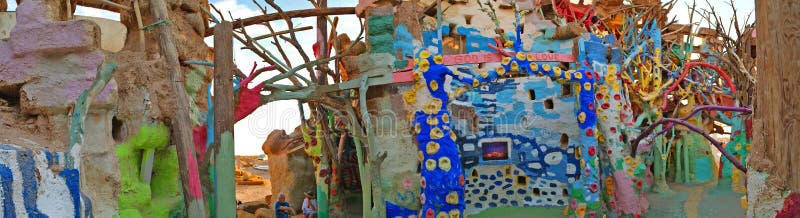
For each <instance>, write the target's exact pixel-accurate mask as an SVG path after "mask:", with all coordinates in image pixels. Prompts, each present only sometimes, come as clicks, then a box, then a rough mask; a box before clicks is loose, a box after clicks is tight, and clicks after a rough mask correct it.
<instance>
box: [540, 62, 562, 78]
mask: <svg viewBox="0 0 800 218" xmlns="http://www.w3.org/2000/svg"><path fill="white" fill-rule="evenodd" d="M556 68H558V67H556ZM544 69H545V70H544V71H550V65H547V64H545V65H544ZM553 76H555V77H556V78H559V79H561V71H560V70H558V71H555V70H553Z"/></svg>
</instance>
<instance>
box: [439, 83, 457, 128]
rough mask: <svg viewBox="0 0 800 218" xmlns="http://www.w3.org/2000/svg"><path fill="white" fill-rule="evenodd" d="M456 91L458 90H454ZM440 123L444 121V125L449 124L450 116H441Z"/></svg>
mask: <svg viewBox="0 0 800 218" xmlns="http://www.w3.org/2000/svg"><path fill="white" fill-rule="evenodd" d="M456 90H458V89H456ZM442 121H444V122H445V123H449V122H450V115H447V114H444V115H442Z"/></svg>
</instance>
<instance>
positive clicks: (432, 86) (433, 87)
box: [428, 80, 439, 91]
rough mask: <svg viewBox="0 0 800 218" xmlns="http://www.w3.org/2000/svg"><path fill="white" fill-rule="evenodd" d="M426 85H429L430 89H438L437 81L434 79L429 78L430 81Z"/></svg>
mask: <svg viewBox="0 0 800 218" xmlns="http://www.w3.org/2000/svg"><path fill="white" fill-rule="evenodd" d="M428 86H430V87H431V90H433V91H437V90H439V82H436V80H431V83H430V84H428Z"/></svg>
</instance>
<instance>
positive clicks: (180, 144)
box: [150, 0, 207, 217]
mask: <svg viewBox="0 0 800 218" xmlns="http://www.w3.org/2000/svg"><path fill="white" fill-rule="evenodd" d="M150 10H151V12H152V13H153V17H154V18H155V20H169V16H168V13H167V3H166V1H165V0H150ZM169 27H170V26H169V25H166V24H165V25H157V26H156V27H155V31H156V34H157V35H158V45H159V49H160V51H161V55H163V56H164V59H165V61H166V65H167V71H168V73H169V76H170V80H171V84H172V90H173V93H174V94H175V103H176V105H177V110H176V111H175V115H174V116H173V117H172V130H173V131H172V139H173V143H175V145H176V147H177V150H178V167H179V169H180V176H181V185H182V187H183V200H184V203H185V204H186V215H187V216H188V217H207V214H206V208H205V205H204V203H203V202H204V200H203V191H202V187H201V185H200V174H199V171H198V167H197V158H196V157H195V151H194V143H193V141H192V128H191V122H190V121H189V97H188V96H187V95H186V89H185V88H184V79H183V73H182V72H181V66H180V62H179V61H178V50H177V48H176V47H175V42H174V40H175V39H174V37H173V35H172V30H171V28H169Z"/></svg>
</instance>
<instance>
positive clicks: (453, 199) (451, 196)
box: [445, 191, 458, 205]
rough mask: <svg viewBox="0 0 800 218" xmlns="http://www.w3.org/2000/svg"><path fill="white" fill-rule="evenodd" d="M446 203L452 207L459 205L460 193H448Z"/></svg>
mask: <svg viewBox="0 0 800 218" xmlns="http://www.w3.org/2000/svg"><path fill="white" fill-rule="evenodd" d="M445 202H447V203H448V204H452V205H456V204H458V192H455V191H451V192H450V193H447V197H445Z"/></svg>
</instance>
